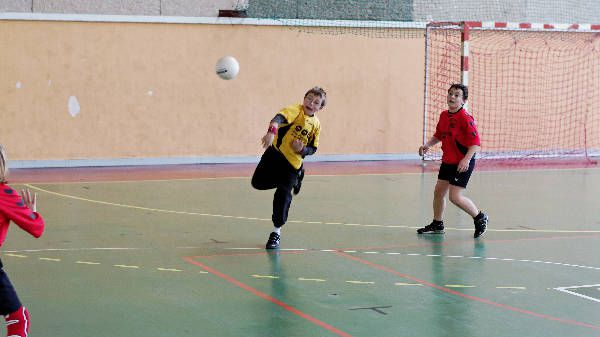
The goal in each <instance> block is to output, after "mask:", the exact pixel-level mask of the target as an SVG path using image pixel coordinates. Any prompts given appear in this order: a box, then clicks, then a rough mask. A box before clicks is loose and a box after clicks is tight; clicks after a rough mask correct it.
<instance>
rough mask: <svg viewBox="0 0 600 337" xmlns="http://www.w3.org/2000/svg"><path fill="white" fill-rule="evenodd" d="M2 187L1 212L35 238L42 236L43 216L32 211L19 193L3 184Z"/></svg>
mask: <svg viewBox="0 0 600 337" xmlns="http://www.w3.org/2000/svg"><path fill="white" fill-rule="evenodd" d="M0 187H1V188H2V190H0V212H2V213H3V214H4V215H5V216H6V217H7V218H8V219H9V220H11V221H12V222H14V223H16V224H17V225H18V226H19V227H21V228H22V229H23V230H25V231H26V232H28V233H29V234H31V235H33V236H34V237H36V238H39V237H40V236H42V233H43V232H44V219H42V216H41V215H40V214H38V213H37V212H33V211H31V210H30V209H29V208H28V207H27V206H26V205H25V203H24V202H23V199H22V198H21V196H20V195H19V193H17V191H15V190H13V189H12V188H11V187H10V186H8V185H5V184H1V185H0Z"/></svg>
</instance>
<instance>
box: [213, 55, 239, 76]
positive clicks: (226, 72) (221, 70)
mask: <svg viewBox="0 0 600 337" xmlns="http://www.w3.org/2000/svg"><path fill="white" fill-rule="evenodd" d="M215 71H216V73H217V75H219V77H220V78H222V79H224V80H232V79H234V78H235V77H236V76H237V74H238V72H239V71H240V64H239V63H238V61H237V60H236V59H235V58H234V57H232V56H224V57H222V58H220V59H219V61H217V66H216V67H215Z"/></svg>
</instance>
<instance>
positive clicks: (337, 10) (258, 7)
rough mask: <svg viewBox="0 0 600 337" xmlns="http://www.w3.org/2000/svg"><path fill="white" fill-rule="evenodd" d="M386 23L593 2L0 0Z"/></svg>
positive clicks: (538, 17) (49, 7) (527, 12)
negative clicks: (241, 11) (234, 11)
mask: <svg viewBox="0 0 600 337" xmlns="http://www.w3.org/2000/svg"><path fill="white" fill-rule="evenodd" d="M219 9H247V11H248V14H249V16H250V17H256V18H290V19H328V20H331V19H337V20H391V21H421V22H424V21H432V20H435V21H454V20H458V21H460V20H474V21H484V20H485V21H510V22H552V23H598V22H600V7H599V6H598V1H597V0H494V1H490V0H487V1H481V0H102V1H87V0H1V1H0V12H33V13H79V14H120V15H153V16H154V15H165V16H205V17H214V16H217V15H218V12H219Z"/></svg>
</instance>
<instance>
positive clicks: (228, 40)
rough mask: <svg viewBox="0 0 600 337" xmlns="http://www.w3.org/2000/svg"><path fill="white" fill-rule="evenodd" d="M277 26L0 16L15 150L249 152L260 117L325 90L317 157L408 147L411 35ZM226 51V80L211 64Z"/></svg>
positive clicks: (416, 106) (63, 155)
mask: <svg viewBox="0 0 600 337" xmlns="http://www.w3.org/2000/svg"><path fill="white" fill-rule="evenodd" d="M310 30H311V28H306V31H304V32H298V31H297V30H294V29H290V28H289V27H286V26H249V25H209V24H159V23H155V24H150V23H147V24H146V23H144V24H141V23H116V22H112V23H110V22H109V23H101V22H60V21H55V22H50V21H0V46H1V48H2V50H3V57H2V58H0V101H1V102H2V104H1V105H0V110H1V113H2V116H3V121H2V124H1V125H0V134H1V135H2V139H1V141H2V142H3V143H4V144H6V146H7V148H8V149H9V152H10V157H11V159H13V160H75V159H116V158H169V157H228V156H257V155H259V154H260V153H261V152H262V150H261V148H260V145H259V139H260V137H261V136H262V135H263V134H264V133H265V130H266V127H267V125H268V121H269V120H270V119H271V118H272V117H273V116H274V115H275V113H276V112H277V111H278V110H279V109H280V108H282V107H283V106H286V105H288V104H292V103H297V102H300V101H301V100H302V97H303V95H304V93H305V92H306V90H307V89H309V88H311V87H313V86H315V85H320V86H323V87H324V88H326V89H327V90H328V93H329V95H328V106H327V107H326V108H325V110H324V111H322V112H320V113H319V117H320V119H321V122H322V125H323V134H322V138H321V145H320V147H319V152H318V154H319V155H327V154H328V155H364V154H403V153H408V154H411V155H414V153H415V149H416V148H417V147H418V144H419V143H420V141H421V134H422V131H421V129H422V128H421V124H422V121H421V119H422V106H423V101H422V92H423V72H424V70H423V58H424V56H423V40H422V39H395V38H367V37H363V36H358V35H354V34H341V35H329V34H320V33H319V31H318V29H317V28H315V29H314V31H312V32H311V31H310ZM223 55H233V56H235V57H236V58H237V59H238V60H239V62H240V66H241V70H240V74H239V76H238V77H237V78H236V79H234V80H231V81H225V80H221V79H220V78H218V77H217V76H216V75H215V73H214V67H215V63H216V61H217V59H218V58H220V57H221V56H223Z"/></svg>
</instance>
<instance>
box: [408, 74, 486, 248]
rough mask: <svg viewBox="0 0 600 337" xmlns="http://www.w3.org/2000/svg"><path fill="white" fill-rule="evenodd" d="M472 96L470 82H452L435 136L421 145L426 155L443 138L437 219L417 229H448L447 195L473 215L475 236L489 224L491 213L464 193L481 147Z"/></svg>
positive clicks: (438, 231) (435, 209)
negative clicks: (468, 104) (470, 105)
mask: <svg viewBox="0 0 600 337" xmlns="http://www.w3.org/2000/svg"><path fill="white" fill-rule="evenodd" d="M468 97H469V92H468V89H467V86H465V85H462V84H452V85H451V86H450V88H449V89H448V98H447V103H448V110H444V111H442V113H441V115H440V119H439V121H438V124H437V126H436V128H435V133H434V134H433V137H431V139H429V140H428V141H427V143H425V145H423V146H421V147H420V148H419V155H420V156H423V155H424V154H425V153H426V152H427V151H428V150H429V148H430V147H432V146H434V145H435V144H437V143H439V142H442V164H441V165H440V170H439V173H438V181H437V184H436V185H435V189H434V194H433V221H432V222H431V224H429V225H427V226H425V227H423V228H419V229H418V230H417V233H419V234H424V233H434V234H441V233H444V222H443V220H442V217H443V215H444V210H445V208H446V195H447V194H448V193H450V195H449V199H450V201H451V202H452V203H453V204H455V205H456V206H458V207H459V208H460V209H462V210H463V211H465V212H466V213H468V214H469V215H470V216H472V217H473V222H474V224H475V233H474V234H473V237H474V238H478V237H480V236H481V235H482V234H483V233H484V232H485V230H486V228H487V223H488V217H487V215H485V214H484V213H482V212H481V211H480V210H479V209H478V208H477V206H475V204H474V203H473V201H471V199H469V198H467V197H465V196H463V194H462V193H463V191H464V190H465V189H466V187H467V183H468V182H469V178H470V177H471V173H473V169H474V168H475V153H477V151H479V149H480V145H481V144H480V140H479V133H478V132H477V126H476V125H475V120H474V119H473V116H471V114H469V113H468V112H467V111H466V110H465V109H464V108H463V105H464V104H465V102H466V101H467V99H468Z"/></svg>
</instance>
